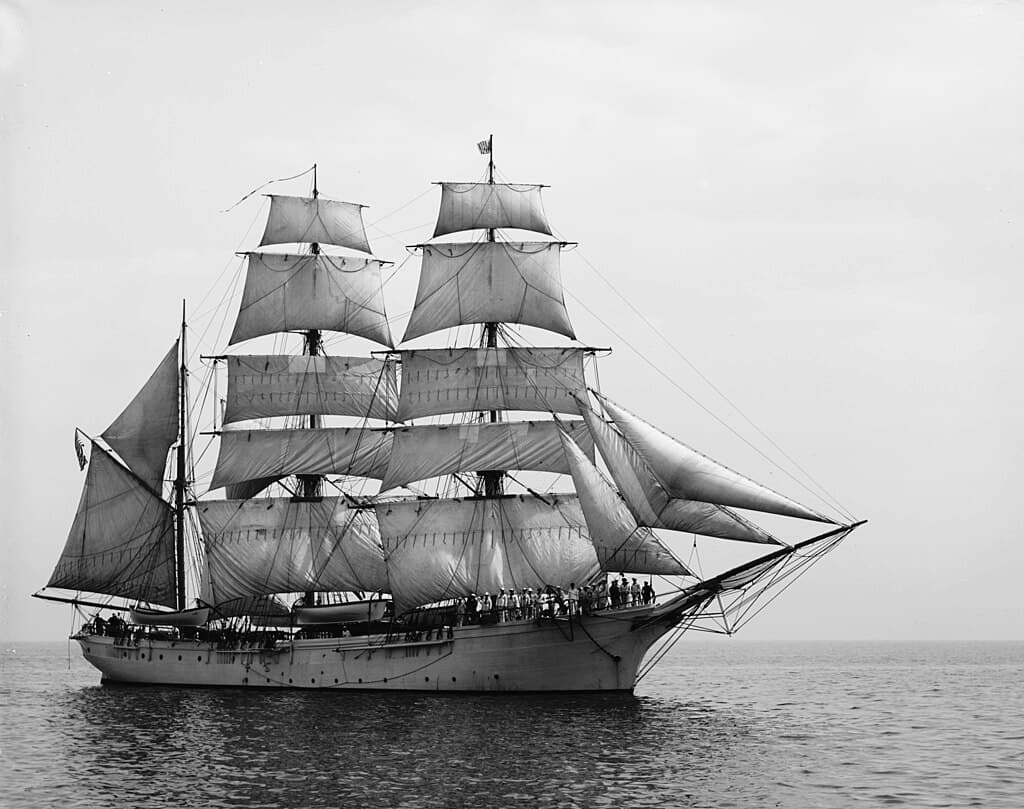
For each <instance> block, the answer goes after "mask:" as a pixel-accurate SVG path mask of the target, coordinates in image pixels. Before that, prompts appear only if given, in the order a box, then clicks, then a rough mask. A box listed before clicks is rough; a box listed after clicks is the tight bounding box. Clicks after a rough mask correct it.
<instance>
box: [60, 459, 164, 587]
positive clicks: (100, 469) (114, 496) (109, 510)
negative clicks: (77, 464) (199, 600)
mask: <svg viewBox="0 0 1024 809" xmlns="http://www.w3.org/2000/svg"><path fill="white" fill-rule="evenodd" d="M173 516H174V514H173V512H172V510H171V508H170V507H169V506H168V505H167V504H166V503H165V502H164V501H163V500H161V499H160V498H159V497H157V496H156V495H155V494H154V493H152V492H151V491H150V490H149V489H148V488H147V487H146V486H145V485H144V484H143V483H142V482H140V480H139V478H137V477H136V476H135V475H133V474H132V473H131V472H129V471H128V470H126V469H125V468H124V467H122V466H121V465H120V464H118V463H117V461H115V460H114V459H113V458H112V457H111V456H110V455H108V454H107V452H106V451H105V450H104V449H102V448H101V447H99V446H98V445H97V444H96V443H95V442H94V443H93V448H92V453H91V458H90V461H89V471H88V472H87V473H86V477H85V486H84V487H83V489H82V498H81V500H80V501H79V503H78V511H77V512H76V514H75V520H74V522H73V523H72V525H71V533H70V534H69V535H68V540H67V543H65V545H64V550H63V552H62V553H61V555H60V560H59V561H58V562H57V567H56V568H55V569H54V571H53V575H52V576H51V577H50V581H49V582H48V583H47V587H62V588H65V589H68V590H85V591H87V592H90V593H104V594H106V595H113V596H123V597H124V598H133V599H138V600H140V601H148V602H150V603H152V604H163V605H165V606H168V607H175V606H176V604H175V587H174V524H173Z"/></svg>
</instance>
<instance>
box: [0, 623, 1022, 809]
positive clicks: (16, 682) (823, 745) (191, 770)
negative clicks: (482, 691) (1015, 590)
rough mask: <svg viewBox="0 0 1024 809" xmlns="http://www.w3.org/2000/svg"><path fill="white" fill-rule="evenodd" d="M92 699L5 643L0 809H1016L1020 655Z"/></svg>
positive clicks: (725, 658)
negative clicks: (597, 692)
mask: <svg viewBox="0 0 1024 809" xmlns="http://www.w3.org/2000/svg"><path fill="white" fill-rule="evenodd" d="M69 659H70V666H69ZM98 682H99V677H98V673H97V672H96V671H95V670H93V669H92V668H91V667H90V666H88V664H86V663H85V662H84V661H83V660H82V659H81V657H80V655H79V652H78V649H77V646H75V647H74V648H72V649H71V651H70V656H69V651H68V648H67V646H66V645H65V644H20V645H17V646H13V647H12V646H11V644H7V648H5V649H4V651H3V656H2V659H0V712H2V722H0V806H3V807H62V809H70V808H71V807H89V809H92V808H93V807H107V806H110V807H114V806H117V807H176V808H178V809H180V807H188V806H202V807H349V808H351V809H358V807H424V809H426V808H427V807H429V808H430V809H438V807H460V806H467V807H474V809H503V808H504V807H510V806H524V807H533V806H543V807H548V806H550V807H555V806H559V807H561V806H576V807H609V808H610V807H615V808H616V809H631V808H632V807H659V809H664V807H727V806H734V807H760V806H770V807H774V806H781V807H849V806H870V807H875V806H882V805H894V806H895V805H903V806H910V807H931V806H954V807H962V806H981V807H1012V808H1013V809H1020V807H1024V643H835V644H831V643H768V642H752V641H743V640H731V639H721V640H715V641H699V642H693V641H686V642H683V643H680V644H678V645H677V646H676V648H675V649H674V650H673V652H672V653H671V654H670V655H669V657H668V658H666V659H665V660H664V661H663V662H662V663H661V665H660V666H659V667H658V668H656V669H655V670H654V672H653V673H652V674H651V675H650V676H649V677H648V678H647V679H645V680H643V681H642V682H641V684H640V685H639V686H638V688H637V690H636V693H635V695H633V696H622V695H614V696H594V695H570V696H559V695H541V696H537V695H530V696H522V697H514V696H508V695H494V696H471V695H469V696H467V695H461V696H458V695H456V696H423V695H396V694H385V695H381V694H372V693H363V694H355V693H338V692H276V691H241V690H237V691H236V690H231V689H175V688H155V687H150V688H128V687H102V686H100V685H99V684H98Z"/></svg>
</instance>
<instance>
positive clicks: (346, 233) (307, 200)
mask: <svg viewBox="0 0 1024 809" xmlns="http://www.w3.org/2000/svg"><path fill="white" fill-rule="evenodd" d="M267 196H269V197H270V214H269V216H268V217H267V227H266V230H265V231H264V232H263V238H262V239H261V240H260V245H261V246H262V245H265V244H293V243H298V244H302V243H304V244H314V243H316V244H334V245H337V246H338V247H350V248H352V249H353V250H362V251H363V252H364V253H369V252H370V243H369V242H368V241H367V239H366V228H365V227H363V211H362V209H363V206H362V205H356V204H355V203H352V202H337V201H335V200H333V199H324V198H323V197H284V196H278V195H276V194H268V195H267Z"/></svg>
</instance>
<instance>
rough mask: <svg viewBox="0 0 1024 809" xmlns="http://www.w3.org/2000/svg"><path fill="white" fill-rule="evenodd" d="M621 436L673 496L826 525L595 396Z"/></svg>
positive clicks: (810, 511)
mask: <svg viewBox="0 0 1024 809" xmlns="http://www.w3.org/2000/svg"><path fill="white" fill-rule="evenodd" d="M599 398H600V399H601V403H602V405H603V406H604V408H605V410H606V411H607V412H608V415H609V416H611V418H612V420H613V421H614V422H615V426H616V427H618V428H619V430H620V431H621V432H622V435H623V436H625V438H626V440H627V441H628V442H629V443H630V445H631V446H632V447H634V448H635V449H636V451H637V452H638V453H639V455H640V456H641V457H642V458H643V459H644V461H645V462H646V463H647V465H648V466H649V467H650V469H651V471H652V472H653V473H654V475H655V477H656V478H657V479H658V481H659V482H660V483H661V484H662V485H663V486H664V487H665V490H666V491H667V492H668V494H669V495H670V496H672V497H677V498H681V499H686V500H698V501H701V502H705V503H717V504H720V505H723V506H734V507H736V508H748V509H751V510H753V511H763V512H766V513H768V514H779V515H782V516H786V517H799V518H801V519H804V520H815V521H817V522H827V523H831V522H833V520H831V519H829V518H828V517H825V516H824V515H822V514H819V513H818V512H816V511H814V510H813V509H810V508H807V506H804V505H801V504H800V503H798V502H796V501H795V500H791V499H789V498H788V497H785V496H784V495H781V494H779V493H778V492H775V491H772V490H771V489H769V488H768V487H767V486H762V485H761V484H760V483H757V482H756V481H753V480H751V479H750V478H747V477H744V476H743V475H741V474H739V473H738V472H734V471H733V470H731V469H729V468H728V467H726V466H723V465H722V464H720V463H718V462H717V461H714V460H712V459H711V458H709V457H707V456H706V455H702V454H701V453H699V452H697V451H696V450H694V449H691V448H690V447H688V446H686V445H685V444H683V443H681V442H679V441H677V440H676V439H674V438H672V437H670V436H668V435H666V434H665V433H663V432H661V430H659V429H658V428H657V427H655V426H653V425H652V424H648V423H647V422H646V421H644V420H643V419H641V418H640V417H639V416H636V415H634V414H633V413H630V412H629V411H628V410H626V409H625V408H623V407H620V406H619V405H617V404H615V403H614V402H612V401H611V400H610V399H608V398H607V397H605V396H601V397H599Z"/></svg>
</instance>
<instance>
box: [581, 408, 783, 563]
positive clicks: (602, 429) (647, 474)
mask: <svg viewBox="0 0 1024 809" xmlns="http://www.w3.org/2000/svg"><path fill="white" fill-rule="evenodd" d="M582 410H583V418H584V421H586V423H587V427H588V428H589V430H590V434H591V436H593V438H594V443H595V444H596V445H597V447H598V448H599V449H600V451H601V457H603V458H604V460H605V463H606V464H607V465H608V470H609V471H610V472H611V475H612V479H613V480H614V481H615V485H616V486H617V487H618V489H619V491H620V492H621V494H622V497H623V499H624V500H625V502H626V505H627V506H628V507H629V510H630V511H631V512H632V513H633V516H634V517H635V518H636V521H637V523H639V524H640V525H646V526H650V527H651V528H666V529H670V530H674V531H687V532H689V533H693V534H701V535H703V536H709V537H717V538H718V539H735V540H739V541H741V542H758V543H763V544H767V545H780V544H783V543H781V542H779V540H777V539H776V538H775V537H773V536H772V535H771V534H769V533H768V532H767V531H765V530H764V529H763V528H761V527H759V526H757V525H755V524H754V523H752V522H751V521H750V520H747V519H744V518H743V517H742V516H740V515H739V514H737V513H735V512H734V511H731V510H729V509H728V508H725V507H724V506H720V505H717V504H716V503H704V502H701V501H699V500H688V499H685V498H679V497H673V496H671V495H670V494H669V493H668V492H667V491H666V490H665V487H664V486H662V485H661V483H660V482H659V481H658V479H657V478H656V477H655V475H654V473H653V472H652V471H651V469H650V467H649V466H648V465H647V462H646V461H645V460H644V459H643V458H642V457H641V456H640V454H639V453H638V452H637V451H636V450H635V449H633V447H632V446H630V444H629V443H628V442H627V441H626V439H624V438H623V437H622V436H621V435H620V434H619V433H618V432H616V431H615V429H614V428H613V427H612V426H611V425H610V424H608V423H607V422H605V421H603V420H602V419H601V418H600V417H599V416H598V415H597V414H596V413H595V412H594V411H593V410H591V409H590V408H589V407H583V408H582Z"/></svg>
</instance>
